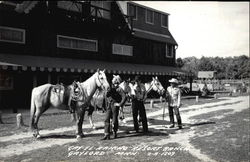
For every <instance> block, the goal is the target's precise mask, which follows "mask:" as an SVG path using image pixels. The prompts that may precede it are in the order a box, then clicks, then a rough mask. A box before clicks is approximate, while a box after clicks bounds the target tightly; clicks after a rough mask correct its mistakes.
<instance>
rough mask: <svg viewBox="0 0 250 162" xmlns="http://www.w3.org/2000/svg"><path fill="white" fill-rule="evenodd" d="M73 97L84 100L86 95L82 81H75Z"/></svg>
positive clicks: (75, 99) (73, 98)
mask: <svg viewBox="0 0 250 162" xmlns="http://www.w3.org/2000/svg"><path fill="white" fill-rule="evenodd" d="M71 97H72V100H74V101H84V99H85V96H84V92H83V89H82V87H81V84H80V82H75V81H74V82H73V92H72V96H71Z"/></svg>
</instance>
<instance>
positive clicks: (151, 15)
mask: <svg viewBox="0 0 250 162" xmlns="http://www.w3.org/2000/svg"><path fill="white" fill-rule="evenodd" d="M146 23H149V24H154V12H153V11H151V10H148V9H146Z"/></svg>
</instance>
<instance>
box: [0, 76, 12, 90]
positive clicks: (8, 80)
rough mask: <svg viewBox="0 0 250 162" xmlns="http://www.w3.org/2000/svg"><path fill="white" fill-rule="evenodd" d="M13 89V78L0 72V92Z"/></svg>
mask: <svg viewBox="0 0 250 162" xmlns="http://www.w3.org/2000/svg"><path fill="white" fill-rule="evenodd" d="M12 89H13V76H10V75H8V74H7V73H4V72H1V75H0V90H12Z"/></svg>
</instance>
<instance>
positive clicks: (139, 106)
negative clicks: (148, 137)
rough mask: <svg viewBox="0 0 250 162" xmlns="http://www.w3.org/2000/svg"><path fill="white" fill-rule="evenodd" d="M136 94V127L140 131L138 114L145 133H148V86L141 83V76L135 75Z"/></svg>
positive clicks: (134, 119)
mask: <svg viewBox="0 0 250 162" xmlns="http://www.w3.org/2000/svg"><path fill="white" fill-rule="evenodd" d="M134 91H135V96H134V98H133V99H132V114H133V121H134V129H135V131H136V132H139V124H138V119H137V118H138V114H139V117H140V119H141V121H142V127H143V133H148V122H147V114H146V109H145V106H144V101H145V100H146V98H147V95H146V88H145V86H144V84H142V83H141V80H140V76H136V77H135V85H134Z"/></svg>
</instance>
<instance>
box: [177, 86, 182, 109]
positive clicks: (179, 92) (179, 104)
mask: <svg viewBox="0 0 250 162" xmlns="http://www.w3.org/2000/svg"><path fill="white" fill-rule="evenodd" d="M180 106H181V91H180V89H179V90H178V101H177V107H178V108H179V107H180Z"/></svg>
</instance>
